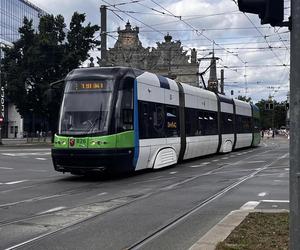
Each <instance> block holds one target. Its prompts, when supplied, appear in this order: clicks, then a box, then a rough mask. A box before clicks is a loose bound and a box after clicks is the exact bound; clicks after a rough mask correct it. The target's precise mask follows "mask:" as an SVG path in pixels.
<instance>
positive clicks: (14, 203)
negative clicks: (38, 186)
mask: <svg viewBox="0 0 300 250" xmlns="http://www.w3.org/2000/svg"><path fill="white" fill-rule="evenodd" d="M65 195H66V194H56V195H51V196H39V197H35V198H31V199H27V200H22V201H16V202H11V203H5V204H0V208H1V207H8V206H13V205H17V204H21V203H26V202H33V201H42V200H47V199H52V198H57V197H61V196H65Z"/></svg>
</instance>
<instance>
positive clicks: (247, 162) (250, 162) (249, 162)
mask: <svg viewBox="0 0 300 250" xmlns="http://www.w3.org/2000/svg"><path fill="white" fill-rule="evenodd" d="M264 162H267V161H245V163H246V164H254V163H264Z"/></svg>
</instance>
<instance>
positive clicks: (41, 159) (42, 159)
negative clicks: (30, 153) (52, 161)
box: [35, 158, 47, 161]
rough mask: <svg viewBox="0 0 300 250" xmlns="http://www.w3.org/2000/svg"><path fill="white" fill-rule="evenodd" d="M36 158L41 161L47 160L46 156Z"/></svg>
mask: <svg viewBox="0 0 300 250" xmlns="http://www.w3.org/2000/svg"><path fill="white" fill-rule="evenodd" d="M35 159H36V160H40V161H47V159H46V158H35Z"/></svg>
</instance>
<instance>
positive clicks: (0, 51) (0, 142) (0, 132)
mask: <svg viewBox="0 0 300 250" xmlns="http://www.w3.org/2000/svg"><path fill="white" fill-rule="evenodd" d="M0 90H1V95H2V43H1V42H0ZM2 100H3V106H2V103H0V106H1V112H0V113H1V116H0V119H1V121H0V145H2V124H3V122H4V116H3V115H2V113H3V114H4V108H3V107H4V96H3V99H2V97H1V102H2ZM2 109H3V110H2Z"/></svg>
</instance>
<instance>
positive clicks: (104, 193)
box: [97, 192, 107, 196]
mask: <svg viewBox="0 0 300 250" xmlns="http://www.w3.org/2000/svg"><path fill="white" fill-rule="evenodd" d="M106 194H107V193H106V192H103V193H100V194H97V196H101V195H106Z"/></svg>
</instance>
